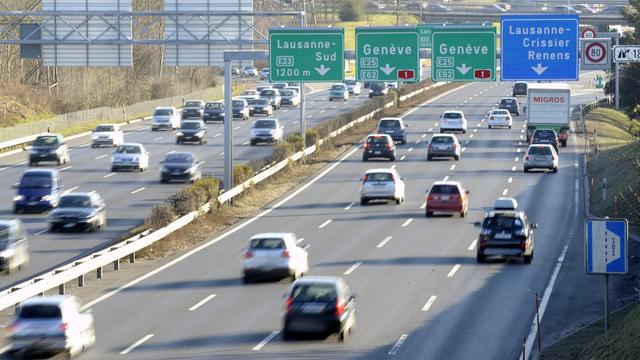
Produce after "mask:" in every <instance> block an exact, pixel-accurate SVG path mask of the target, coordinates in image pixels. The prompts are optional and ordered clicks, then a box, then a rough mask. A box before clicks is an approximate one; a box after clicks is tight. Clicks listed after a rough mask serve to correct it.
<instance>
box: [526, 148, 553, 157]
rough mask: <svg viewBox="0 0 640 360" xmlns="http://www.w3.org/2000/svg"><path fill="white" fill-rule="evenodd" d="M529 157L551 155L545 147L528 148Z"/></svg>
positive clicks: (549, 150)
mask: <svg viewBox="0 0 640 360" xmlns="http://www.w3.org/2000/svg"><path fill="white" fill-rule="evenodd" d="M529 155H551V149H549V148H548V147H546V146H532V147H530V148H529Z"/></svg>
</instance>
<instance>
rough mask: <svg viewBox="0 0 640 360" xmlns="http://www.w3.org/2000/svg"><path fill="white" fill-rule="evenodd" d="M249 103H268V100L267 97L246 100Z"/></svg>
mask: <svg viewBox="0 0 640 360" xmlns="http://www.w3.org/2000/svg"><path fill="white" fill-rule="evenodd" d="M247 102H248V103H249V105H269V100H267V99H253V100H247Z"/></svg>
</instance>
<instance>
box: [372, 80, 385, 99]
mask: <svg viewBox="0 0 640 360" xmlns="http://www.w3.org/2000/svg"><path fill="white" fill-rule="evenodd" d="M388 93H389V89H388V88H387V86H386V85H385V84H384V83H378V82H376V83H373V84H371V85H370V86H369V98H372V97H375V96H385V95H387V94H388Z"/></svg>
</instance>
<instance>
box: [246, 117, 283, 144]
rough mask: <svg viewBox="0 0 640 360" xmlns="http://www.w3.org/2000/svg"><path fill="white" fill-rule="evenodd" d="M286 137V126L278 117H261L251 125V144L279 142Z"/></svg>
mask: <svg viewBox="0 0 640 360" xmlns="http://www.w3.org/2000/svg"><path fill="white" fill-rule="evenodd" d="M283 137H284V126H283V125H281V124H280V121H279V120H278V119H259V120H256V122H254V123H253V126H252V127H251V146H253V145H256V144H258V143H260V142H268V143H274V142H276V143H279V142H282V138H283Z"/></svg>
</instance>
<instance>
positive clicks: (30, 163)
mask: <svg viewBox="0 0 640 360" xmlns="http://www.w3.org/2000/svg"><path fill="white" fill-rule="evenodd" d="M36 165H38V163H37V162H35V161H29V166H36Z"/></svg>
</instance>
